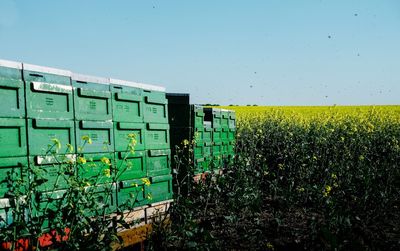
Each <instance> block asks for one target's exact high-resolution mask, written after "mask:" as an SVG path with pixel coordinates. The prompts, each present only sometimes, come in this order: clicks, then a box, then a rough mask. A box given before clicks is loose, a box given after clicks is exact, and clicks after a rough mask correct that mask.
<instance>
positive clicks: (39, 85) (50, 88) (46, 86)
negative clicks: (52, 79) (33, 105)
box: [31, 82, 72, 94]
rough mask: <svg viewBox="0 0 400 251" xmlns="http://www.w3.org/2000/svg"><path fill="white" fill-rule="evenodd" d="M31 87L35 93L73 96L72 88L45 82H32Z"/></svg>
mask: <svg viewBox="0 0 400 251" xmlns="http://www.w3.org/2000/svg"><path fill="white" fill-rule="evenodd" d="M31 87H32V89H33V90H35V91H41V92H50V93H64V94H72V86H67V85H58V84H51V83H44V82H31Z"/></svg>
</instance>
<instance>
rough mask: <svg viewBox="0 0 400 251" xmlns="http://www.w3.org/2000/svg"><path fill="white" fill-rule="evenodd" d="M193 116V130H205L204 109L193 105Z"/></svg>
mask: <svg viewBox="0 0 400 251" xmlns="http://www.w3.org/2000/svg"><path fill="white" fill-rule="evenodd" d="M191 107H192V116H193V123H192V126H193V128H194V129H195V130H196V129H200V130H202V129H203V123H204V108H203V106H200V105H192V106H191Z"/></svg>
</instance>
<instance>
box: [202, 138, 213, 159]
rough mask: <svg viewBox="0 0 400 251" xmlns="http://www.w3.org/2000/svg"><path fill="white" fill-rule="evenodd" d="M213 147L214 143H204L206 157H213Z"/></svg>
mask: <svg viewBox="0 0 400 251" xmlns="http://www.w3.org/2000/svg"><path fill="white" fill-rule="evenodd" d="M212 146H213V143H212V142H204V147H203V148H204V150H203V155H204V156H205V157H207V156H211V155H212Z"/></svg>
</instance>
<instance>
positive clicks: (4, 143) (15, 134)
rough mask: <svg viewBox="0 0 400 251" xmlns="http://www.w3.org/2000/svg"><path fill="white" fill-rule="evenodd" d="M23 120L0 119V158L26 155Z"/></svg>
mask: <svg viewBox="0 0 400 251" xmlns="http://www.w3.org/2000/svg"><path fill="white" fill-rule="evenodd" d="M25 123H26V122H25V119H16V118H0V144H1V147H0V157H14V156H25V155H27V147H26V125H25Z"/></svg>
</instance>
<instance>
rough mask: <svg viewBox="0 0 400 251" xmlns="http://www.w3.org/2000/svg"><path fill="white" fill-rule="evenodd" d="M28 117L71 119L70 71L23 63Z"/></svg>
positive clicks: (72, 110) (72, 114)
mask: <svg viewBox="0 0 400 251" xmlns="http://www.w3.org/2000/svg"><path fill="white" fill-rule="evenodd" d="M23 77H24V80H25V89H26V111H27V117H28V118H36V119H39V118H53V119H58V120H63V119H73V118H74V109H73V96H72V93H73V91H72V86H71V79H70V77H71V72H69V71H64V70H58V69H53V68H47V67H41V66H35V65H29V64H23Z"/></svg>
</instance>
